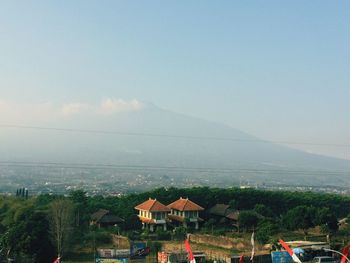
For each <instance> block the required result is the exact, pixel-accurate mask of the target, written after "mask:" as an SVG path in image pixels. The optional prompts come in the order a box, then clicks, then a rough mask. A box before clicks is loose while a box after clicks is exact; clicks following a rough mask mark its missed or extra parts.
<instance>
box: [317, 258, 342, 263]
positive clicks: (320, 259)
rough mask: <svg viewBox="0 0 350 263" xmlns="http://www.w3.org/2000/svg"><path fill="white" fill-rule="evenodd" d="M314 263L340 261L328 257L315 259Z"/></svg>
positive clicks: (334, 262) (335, 262) (336, 262)
mask: <svg viewBox="0 0 350 263" xmlns="http://www.w3.org/2000/svg"><path fill="white" fill-rule="evenodd" d="M312 262H313V263H340V260H338V259H335V258H332V257H328V256H322V257H314V259H313V260H312Z"/></svg>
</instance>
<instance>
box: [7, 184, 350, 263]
mask: <svg viewBox="0 0 350 263" xmlns="http://www.w3.org/2000/svg"><path fill="white" fill-rule="evenodd" d="M149 197H151V198H157V200H159V201H160V202H162V203H164V204H169V203H171V202H173V201H175V200H177V199H178V198H179V197H188V198H189V199H191V200H192V201H194V202H195V203H198V204H199V205H201V206H202V207H204V208H206V209H209V208H210V207H212V206H214V205H215V204H218V203H221V204H229V205H230V206H231V208H232V209H238V210H240V211H241V212H240V216H239V223H240V225H241V228H240V231H250V230H252V229H254V230H255V231H256V238H257V239H258V241H260V242H262V243H264V242H267V241H268V240H269V239H270V237H271V236H272V235H275V234H277V233H279V232H280V231H284V230H297V229H301V230H303V231H304V232H305V234H307V231H308V229H309V228H310V227H314V226H320V227H321V229H322V231H324V232H325V233H334V232H335V231H337V228H338V225H337V222H338V219H340V218H343V217H346V216H347V215H348V214H349V212H350V197H348V196H341V195H332V194H319V193H311V192H279V191H261V190H254V189H238V188H232V189H218V188H208V187H198V188H188V189H177V188H169V189H165V188H160V189H156V190H154V191H151V192H145V193H139V194H129V195H125V196H121V197H112V196H108V197H103V196H87V195H86V193H85V192H84V191H82V190H79V191H74V192H71V193H70V195H69V196H67V197H62V196H53V195H41V196H37V197H32V198H29V199H23V198H19V197H0V251H1V252H0V253H1V254H2V256H4V257H11V258H15V259H17V262H39V263H40V262H49V261H50V260H52V259H53V258H54V257H55V255H56V253H57V251H55V242H54V240H52V237H51V235H50V227H49V226H50V216H49V215H50V207H52V203H53V202H54V201H55V200H59V199H60V200H62V199H64V200H66V201H69V202H70V203H71V204H72V206H73V208H74V209H73V210H74V215H73V219H72V222H71V225H72V231H75V233H76V234H75V235H74V234H73V235H72V238H71V239H72V240H71V242H72V243H74V242H76V243H83V242H82V240H81V239H82V238H83V237H84V235H85V237H86V238H87V237H92V236H93V238H94V240H95V241H94V242H96V240H97V241H98V240H99V239H101V240H102V241H106V242H108V241H109V238H108V236H106V235H104V234H103V235H102V234H100V235H99V234H95V233H94V234H92V233H91V227H90V226H89V220H90V216H91V214H92V213H94V212H96V211H97V210H99V209H101V208H102V209H108V210H110V211H111V212H112V213H113V214H115V215H117V216H119V217H121V218H123V219H124V220H125V222H124V223H123V224H122V225H120V226H119V228H118V229H114V231H118V232H119V231H123V232H124V233H125V234H127V232H128V235H129V236H132V235H134V234H135V230H137V231H139V233H141V224H140V222H139V220H138V217H137V213H136V211H135V209H134V207H135V206H136V205H138V204H140V203H142V202H144V201H145V200H147V199H148V198H149ZM201 217H202V218H204V219H205V222H204V223H203V225H202V231H206V230H207V231H208V233H213V232H214V231H215V230H219V229H222V226H221V225H220V224H221V223H220V222H219V221H218V220H217V219H215V218H212V217H211V216H210V215H209V214H208V213H205V212H203V213H202V214H201ZM231 230H232V229H231ZM187 231H189V230H187ZM223 231H225V229H223ZM158 232H159V233H158ZM158 232H157V233H156V234H157V235H159V237H161V238H162V239H169V238H178V237H183V236H184V235H185V233H186V230H185V229H183V228H182V227H180V228H175V229H173V231H172V233H171V235H170V234H169V233H166V232H162V231H158ZM144 234H146V236H147V233H144ZM141 236H142V235H141ZM78 237H79V240H75V238H78ZM139 237H140V236H139ZM102 241H101V242H102Z"/></svg>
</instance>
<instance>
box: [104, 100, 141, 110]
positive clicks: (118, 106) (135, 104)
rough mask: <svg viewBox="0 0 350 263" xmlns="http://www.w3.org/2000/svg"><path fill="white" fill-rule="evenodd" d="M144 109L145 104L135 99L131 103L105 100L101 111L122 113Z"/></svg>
mask: <svg viewBox="0 0 350 263" xmlns="http://www.w3.org/2000/svg"><path fill="white" fill-rule="evenodd" d="M142 108H143V103H142V102H140V101H138V100H136V99H133V100H131V101H125V100H122V99H111V98H108V99H105V100H103V101H102V103H101V106H100V110H101V112H103V113H114V112H122V111H138V110H141V109H142Z"/></svg>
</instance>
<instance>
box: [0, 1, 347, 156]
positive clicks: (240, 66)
mask: <svg viewBox="0 0 350 263" xmlns="http://www.w3.org/2000/svg"><path fill="white" fill-rule="evenodd" d="M349 25H350V2H349V1H321V0H320V1H231V0H230V1H86V0H84V1H77V0H76V1H47V0H45V1H10V0H9V1H1V2H0V91H1V92H0V110H3V111H4V108H6V107H18V105H27V106H26V107H32V106H28V105H38V104H40V105H47V104H55V105H56V104H57V105H62V104H67V103H82V104H89V103H91V104H96V103H100V102H101V101H103V100H106V99H108V98H115V99H123V100H124V101H126V102H130V101H133V100H139V101H148V102H152V103H154V104H156V105H158V106H159V107H162V108H166V109H169V110H172V111H176V112H182V113H185V114H189V115H193V116H197V117H200V118H204V119H209V120H214V121H220V122H224V123H226V124H229V125H230V126H232V127H235V128H238V129H241V130H243V131H246V132H248V133H251V134H253V135H256V136H259V137H261V138H264V139H269V140H277V141H280V140H282V141H297V142H314V143H329V144H348V145H350V122H349V119H350V117H349V113H350V48H349V46H350V31H349ZM4 105H5V106H4ZM33 107H34V106H33ZM24 108H25V107H24ZM34 108H35V107H34ZM30 112H31V111H27V114H30ZM0 116H1V115H0ZM8 117H11V118H10V120H9V119H8V118H6V121H7V122H9V121H12V122H13V123H16V121H17V120H16V118H15V117H13V116H8ZM12 117H13V118H12ZM3 120H4V119H3ZM0 122H1V120H0ZM38 122H39V120H38ZM300 148H302V149H305V150H309V151H315V152H319V153H324V154H329V155H335V156H340V157H346V158H349V159H350V147H325V146H322V147H321V146H319V147H314V146H307V145H301V146H300Z"/></svg>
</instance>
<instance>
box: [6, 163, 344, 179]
mask: <svg viewBox="0 0 350 263" xmlns="http://www.w3.org/2000/svg"><path fill="white" fill-rule="evenodd" d="M0 166H1V167H27V168H37V167H40V168H51V169H58V168H61V169H62V168H64V169H86V170H97V169H102V170H104V169H112V170H128V171H129V170H143V171H144V170H168V171H169V170H172V171H187V172H216V173H233V172H242V173H265V174H269V173H274V174H276V173H278V174H281V173H283V174H291V175H298V174H319V175H321V174H323V175H328V176H329V175H344V174H349V175H350V171H340V170H335V171H327V170H287V169H252V168H215V167H179V166H154V165H117V164H91V163H89V164H87V163H68V162H14V161H0Z"/></svg>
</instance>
